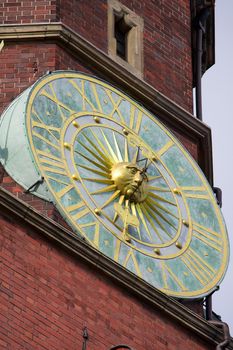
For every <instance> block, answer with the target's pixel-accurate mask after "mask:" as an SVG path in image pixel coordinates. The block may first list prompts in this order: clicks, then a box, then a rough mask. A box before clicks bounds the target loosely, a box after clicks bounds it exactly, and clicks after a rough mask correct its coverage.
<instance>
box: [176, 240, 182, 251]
mask: <svg viewBox="0 0 233 350" xmlns="http://www.w3.org/2000/svg"><path fill="white" fill-rule="evenodd" d="M176 247H177V248H179V249H182V244H181V243H180V242H178V241H177V242H176Z"/></svg>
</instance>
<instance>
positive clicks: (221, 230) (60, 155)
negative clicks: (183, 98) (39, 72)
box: [26, 72, 228, 298]
mask: <svg viewBox="0 0 233 350" xmlns="http://www.w3.org/2000/svg"><path fill="white" fill-rule="evenodd" d="M27 106H28V107H27V113H26V118H27V122H26V125H27V132H28V137H29V142H30V146H31V149H32V152H33V155H34V158H35V161H36V164H37V167H38V168H39V171H40V172H41V174H42V176H43V177H44V178H45V181H46V183H47V186H48V188H49V190H50V191H51V193H52V195H53V197H54V202H55V205H56V206H57V207H58V209H59V210H60V211H61V213H62V214H63V216H64V217H65V219H66V220H67V222H68V223H69V224H70V225H71V226H72V227H73V229H74V230H75V231H76V232H77V233H78V234H81V235H82V236H84V237H85V239H86V240H87V241H88V242H89V243H90V244H91V245H93V246H94V247H95V248H97V249H98V250H100V251H101V252H102V253H104V254H105V255H107V256H109V257H110V258H112V259H114V260H115V261H117V262H118V263H120V264H121V265H123V266H124V267H126V268H127V269H128V270H130V271H132V272H133V273H135V274H136V275H138V276H139V277H141V278H143V279H145V280H146V281H147V282H149V283H150V284H152V285H153V286H155V287H157V288H159V289H160V290H162V291H163V292H165V293H166V294H169V295H173V296H177V297H183V298H184V297H192V298H194V297H200V296H202V295H205V294H207V293H209V291H211V289H213V288H214V286H215V285H216V284H217V283H219V281H220V280H221V279H222V278H223V275H224V273H225V269H226V265H227V261H228V241H227V234H226V231H225V226H224V223H223V220H222V216H221V213H220V211H219V208H218V206H217V204H216V201H215V198H214V196H213V193H212V191H211V188H210V187H209V185H208V183H207V181H206V179H205V178H204V176H203V174H202V172H201V170H200V169H199V167H198V166H197V164H196V163H195V162H194V161H193V159H192V158H191V157H190V155H189V154H188V153H187V152H186V151H185V150H184V148H183V147H182V146H181V145H180V143H179V142H178V141H177V140H176V138H175V137H174V136H173V135H172V134H171V133H170V132H169V131H168V130H167V129H166V128H165V127H164V126H163V125H162V124H161V123H160V122H159V121H158V120H157V119H156V118H155V117H154V116H152V115H150V113H149V112H148V111H146V110H145V109H143V108H142V107H141V106H140V105H138V104H137V103H136V102H135V101H133V100H131V99H130V98H128V97H127V96H125V95H124V94H122V93H121V92H119V91H117V90H116V89H114V88H113V87H112V86H110V85H108V84H106V83H104V82H102V81H99V80H97V79H95V78H91V77H89V76H85V75H82V74H78V73H74V72H66V73H65V72H58V73H55V74H52V75H49V76H47V77H45V78H42V79H41V80H40V81H39V82H38V83H37V84H36V85H35V87H34V88H33V90H32V92H31V95H30V97H29V101H28V105H27Z"/></svg>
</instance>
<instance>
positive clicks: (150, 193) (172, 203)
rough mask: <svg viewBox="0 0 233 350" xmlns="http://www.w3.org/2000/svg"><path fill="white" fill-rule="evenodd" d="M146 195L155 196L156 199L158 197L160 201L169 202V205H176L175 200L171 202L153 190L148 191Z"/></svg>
mask: <svg viewBox="0 0 233 350" xmlns="http://www.w3.org/2000/svg"><path fill="white" fill-rule="evenodd" d="M148 195H149V196H150V197H153V198H156V199H158V200H160V201H162V202H165V203H169V204H171V205H174V206H176V203H175V202H171V201H169V200H168V199H165V198H163V197H161V196H159V195H158V194H155V193H153V192H149V194H148Z"/></svg>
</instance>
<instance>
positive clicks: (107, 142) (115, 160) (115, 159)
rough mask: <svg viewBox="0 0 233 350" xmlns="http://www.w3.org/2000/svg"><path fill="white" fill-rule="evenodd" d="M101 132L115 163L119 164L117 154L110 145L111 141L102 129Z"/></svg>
mask: <svg viewBox="0 0 233 350" xmlns="http://www.w3.org/2000/svg"><path fill="white" fill-rule="evenodd" d="M100 131H101V133H102V135H103V138H104V140H105V142H106V144H107V146H108V149H109V152H110V153H111V156H112V158H113V160H114V162H115V163H118V159H117V156H116V154H115V152H114V151H113V149H112V146H111V145H110V143H109V141H108V139H107V136H106V135H105V133H104V132H103V130H102V129H100Z"/></svg>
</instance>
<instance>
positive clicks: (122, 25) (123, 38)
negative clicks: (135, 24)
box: [114, 16, 131, 60]
mask: <svg viewBox="0 0 233 350" xmlns="http://www.w3.org/2000/svg"><path fill="white" fill-rule="evenodd" d="M114 20H115V28H114V29H115V39H116V54H117V55H118V56H120V57H121V58H123V59H124V60H127V36H128V33H129V31H130V29H131V27H130V26H129V25H128V24H127V23H126V22H125V19H124V16H123V17H120V18H119V17H118V16H114Z"/></svg>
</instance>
